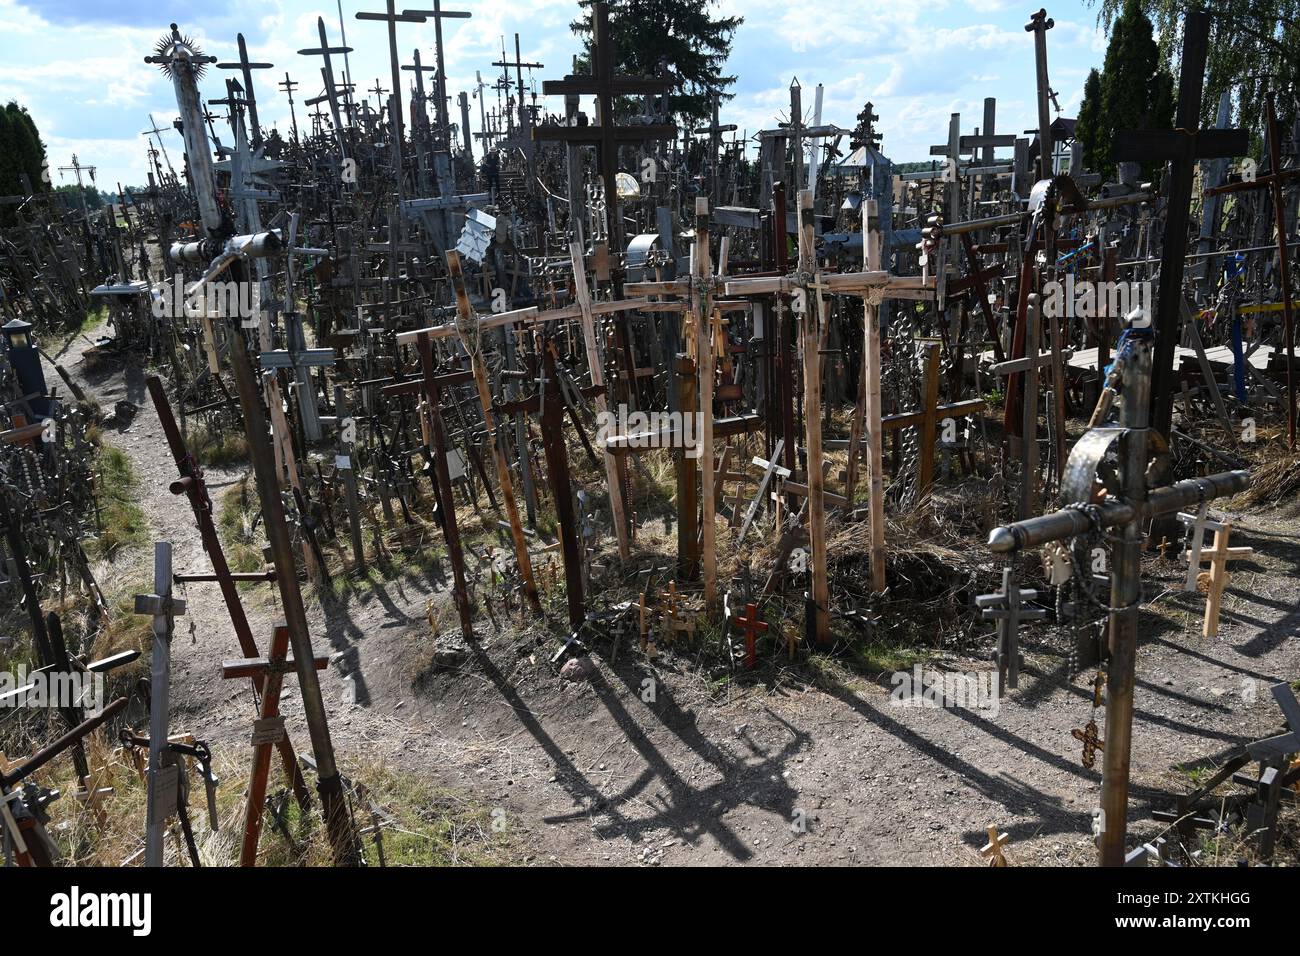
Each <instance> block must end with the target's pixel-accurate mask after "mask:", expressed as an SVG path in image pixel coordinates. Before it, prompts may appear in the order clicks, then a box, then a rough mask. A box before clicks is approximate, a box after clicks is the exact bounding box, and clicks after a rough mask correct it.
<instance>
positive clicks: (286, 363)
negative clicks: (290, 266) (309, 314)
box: [258, 316, 334, 441]
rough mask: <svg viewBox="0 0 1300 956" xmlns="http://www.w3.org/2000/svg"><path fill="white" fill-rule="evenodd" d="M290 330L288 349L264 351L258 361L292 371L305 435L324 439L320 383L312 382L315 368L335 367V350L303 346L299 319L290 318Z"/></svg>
mask: <svg viewBox="0 0 1300 956" xmlns="http://www.w3.org/2000/svg"><path fill="white" fill-rule="evenodd" d="M285 325H286V329H287V331H288V333H289V336H290V338H293V339H296V340H297V341H295V342H290V343H288V344H289V347H288V348H285V349H275V350H273V351H269V352H262V353H261V354H260V355H259V356H258V360H259V361H260V362H261V364H262V368H264V369H268V368H283V369H290V370H292V373H293V377H294V381H295V383H296V385H297V387H296V388H295V389H294V394H295V395H296V396H297V398H298V411H299V414H300V416H301V419H302V430H303V434H304V435H306V437H307V440H308V441H316V440H318V439H319V438H320V437H321V427H320V412H319V410H318V407H317V404H316V383H315V382H313V381H312V378H311V369H313V368H322V367H329V366H332V365H333V364H334V350H333V349H309V348H304V347H303V345H302V341H301V339H302V325H301V323H300V322H299V321H297V317H296V316H286V323H285Z"/></svg>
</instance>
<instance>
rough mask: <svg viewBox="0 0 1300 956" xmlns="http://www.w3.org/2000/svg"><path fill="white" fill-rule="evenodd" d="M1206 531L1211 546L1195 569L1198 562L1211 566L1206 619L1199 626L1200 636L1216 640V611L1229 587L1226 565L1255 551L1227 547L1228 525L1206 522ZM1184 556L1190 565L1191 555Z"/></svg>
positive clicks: (1230, 525)
mask: <svg viewBox="0 0 1300 956" xmlns="http://www.w3.org/2000/svg"><path fill="white" fill-rule="evenodd" d="M1205 527H1207V528H1210V529H1212V530H1213V531H1214V545H1213V547H1211V548H1210V549H1209V550H1206V551H1202V552H1201V553H1200V555H1199V557H1198V559H1197V565H1196V566H1197V567H1198V568H1199V566H1200V562H1201V561H1209V562H1210V571H1209V574H1208V575H1207V576H1206V598H1205V618H1204V620H1203V621H1202V622H1201V636H1202V637H1216V636H1217V635H1218V633H1219V611H1220V609H1221V608H1222V606H1223V590H1224V588H1226V587H1227V586H1228V562H1229V561H1232V560H1235V559H1237V558H1246V557H1249V556H1250V555H1252V554H1254V553H1255V550H1254V548H1230V547H1228V537H1229V535H1231V534H1232V523H1231V522H1228V521H1225V522H1223V523H1219V522H1217V521H1210V520H1208V519H1207V520H1206V521H1205ZM1185 556H1186V557H1187V559H1188V562H1189V563H1190V561H1191V558H1192V552H1190V551H1188V552H1187V553H1186V555H1185ZM1190 570H1191V569H1190V568H1189V571H1190ZM1199 583H1200V578H1199V575H1198V584H1199Z"/></svg>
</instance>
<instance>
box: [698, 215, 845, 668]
mask: <svg viewBox="0 0 1300 956" xmlns="http://www.w3.org/2000/svg"><path fill="white" fill-rule="evenodd" d="M814 241H815V237H814V234H813V196H812V191H811V190H808V189H805V190H802V191H801V192H800V193H799V268H800V271H802V272H805V273H814V272H816V273H817V274H818V280H819V284H818V286H817V287H814V288H811V289H806V290H805V295H806V297H807V299H808V300H809V301H807V304H806V307H805V310H804V316H803V329H802V330H801V331H802V339H803V374H804V388H803V400H804V428H805V437H804V445H805V447H806V449H807V452H808V537H809V545H810V552H811V553H810V556H809V558H810V561H809V563H810V565H811V567H810V569H809V570H810V573H811V576H812V601H813V604H814V608H813V612H812V623H813V628H812V631H813V633H811V634H809V635H808V637H809V638H810V639H814V638H815V640H816V642H817V644H818V646H821V647H825V646H828V645H829V644H830V643H831V634H830V583H829V580H828V574H829V568H828V567H827V566H826V508H825V501H824V499H823V492H824V490H825V479H824V477H823V472H822V396H821V361H820V358H821V357H820V356H819V355H818V343H819V342H820V341H821V319H822V309H823V302H822V293H821V288H820V271H819V270H818V268H817V261H816V251H815V248H814ZM706 457H707V455H706Z"/></svg>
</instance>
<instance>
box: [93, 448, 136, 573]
mask: <svg viewBox="0 0 1300 956" xmlns="http://www.w3.org/2000/svg"><path fill="white" fill-rule="evenodd" d="M96 471H97V473H98V488H97V491H98V493H99V513H100V529H99V535H98V536H97V537H95V538H92V539H90V540H89V541H87V542H86V552H87V554H89V555H90V556H91V557H92V558H102V559H105V560H108V559H112V558H115V557H116V556H117V555H119V554H120V553H121V552H123V551H125V550H128V549H130V548H139V547H143V546H144V545H145V544H146V543H147V542H148V540H149V536H148V530H149V529H148V523H147V522H146V520H145V516H144V512H143V511H141V510H140V506H139V505H137V504H136V503H135V499H136V493H137V490H138V482H137V481H136V477H135V473H134V472H133V470H132V468H131V459H130V458H128V457H127V454H126V452H124V451H122V449H120V448H118V447H116V446H115V445H107V444H106V445H101V446H100V448H99V454H98V457H97V460H96Z"/></svg>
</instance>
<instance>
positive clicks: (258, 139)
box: [217, 33, 293, 149]
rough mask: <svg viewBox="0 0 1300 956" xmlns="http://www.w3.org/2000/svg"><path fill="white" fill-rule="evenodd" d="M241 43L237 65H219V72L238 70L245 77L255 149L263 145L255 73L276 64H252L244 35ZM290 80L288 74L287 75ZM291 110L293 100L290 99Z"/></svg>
mask: <svg viewBox="0 0 1300 956" xmlns="http://www.w3.org/2000/svg"><path fill="white" fill-rule="evenodd" d="M238 41H239V61H238V62H236V63H218V64H217V69H218V70H238V71H239V72H240V73H241V74H242V75H243V77H244V102H245V104H246V105H247V106H248V121H249V125H250V126H251V127H252V130H251V134H250V135H251V138H252V141H253V149H257V148H258V147H259V146H261V145H262V130H261V127H260V126H259V125H258V122H257V97H256V95H254V93H253V71H254V70H269V69H271V68H272V67H274V66H275V64H274V63H250V62H249V61H248V46H247V45H246V44H245V43H244V35H243V34H242V33H241V34H239V35H238ZM285 78H286V79H288V74H285ZM289 102H290V108H292V104H293V100H292V99H290V101H289Z"/></svg>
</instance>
